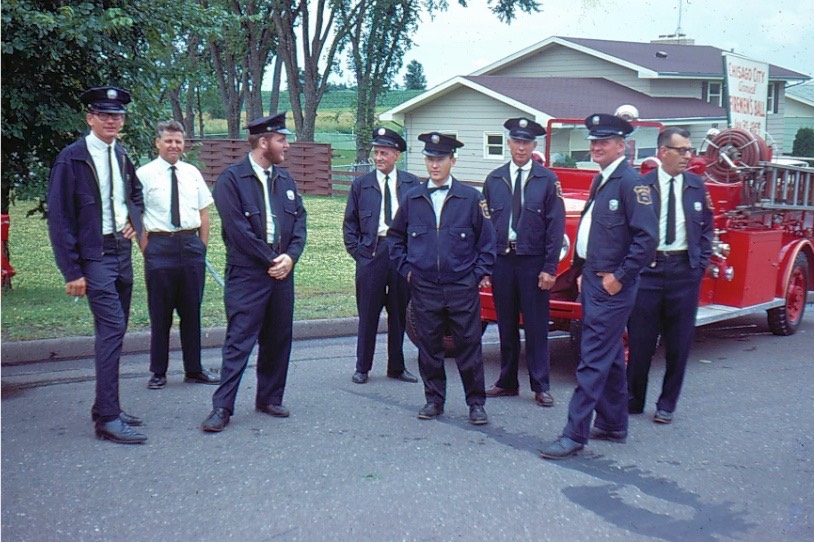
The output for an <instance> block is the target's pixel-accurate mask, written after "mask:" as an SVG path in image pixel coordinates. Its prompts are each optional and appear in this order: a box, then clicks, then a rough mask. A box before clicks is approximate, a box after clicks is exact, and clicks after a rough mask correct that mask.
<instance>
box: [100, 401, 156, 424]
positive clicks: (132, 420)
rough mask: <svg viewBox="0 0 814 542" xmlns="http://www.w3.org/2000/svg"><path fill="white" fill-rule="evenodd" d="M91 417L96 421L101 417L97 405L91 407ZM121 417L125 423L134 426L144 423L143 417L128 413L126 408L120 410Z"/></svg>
mask: <svg viewBox="0 0 814 542" xmlns="http://www.w3.org/2000/svg"><path fill="white" fill-rule="evenodd" d="M90 419H91V420H93V421H94V422H95V421H97V420H98V419H99V413H98V412H96V405H93V407H92V408H91V409H90ZM119 419H120V420H121V421H122V422H123V423H126V424H127V425H131V426H133V427H139V426H142V425H144V422H143V421H142V420H141V418H139V417H137V416H133V415H131V414H128V413H127V412H125V411H124V410H122V411H121V412H119Z"/></svg>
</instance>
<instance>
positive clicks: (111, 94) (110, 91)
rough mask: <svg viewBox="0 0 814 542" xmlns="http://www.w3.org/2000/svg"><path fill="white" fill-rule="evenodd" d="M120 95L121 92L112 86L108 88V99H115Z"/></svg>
mask: <svg viewBox="0 0 814 542" xmlns="http://www.w3.org/2000/svg"><path fill="white" fill-rule="evenodd" d="M118 97H119V93H118V92H116V91H115V90H113V89H112V88H110V89H108V90H107V99H108V100H115V99H116V98H118Z"/></svg>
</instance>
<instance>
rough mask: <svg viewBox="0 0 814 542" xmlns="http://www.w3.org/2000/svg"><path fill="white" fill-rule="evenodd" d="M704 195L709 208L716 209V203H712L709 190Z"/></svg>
mask: <svg viewBox="0 0 814 542" xmlns="http://www.w3.org/2000/svg"><path fill="white" fill-rule="evenodd" d="M704 196H705V197H704V199H706V201H707V207H708V208H709V210H710V211H715V205H713V204H712V197H711V196H710V195H709V192H707V193H706V194H704Z"/></svg>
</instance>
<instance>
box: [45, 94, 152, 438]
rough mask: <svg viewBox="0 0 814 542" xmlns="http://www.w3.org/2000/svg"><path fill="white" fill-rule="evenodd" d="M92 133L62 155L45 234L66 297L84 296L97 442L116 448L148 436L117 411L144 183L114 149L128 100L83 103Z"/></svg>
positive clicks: (111, 97) (85, 97) (86, 97)
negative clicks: (91, 334)
mask: <svg viewBox="0 0 814 542" xmlns="http://www.w3.org/2000/svg"><path fill="white" fill-rule="evenodd" d="M80 100H81V101H82V103H84V104H85V105H86V106H87V107H88V112H87V114H86V115H85V121H86V122H87V123H88V126H90V133H89V134H88V135H87V136H86V137H83V138H81V139H79V140H78V141H76V142H75V143H72V144H71V145H68V146H67V147H65V149H63V150H62V152H60V153H59V156H57V158H56V160H55V161H54V165H53V166H52V168H51V176H50V180H49V185H48V196H47V202H48V232H49V234H50V237H51V245H52V246H53V249H54V256H55V258H56V263H57V266H58V267H59V270H60V271H61V272H62V275H63V276H64V277H65V293H67V294H68V295H70V296H74V297H82V296H84V295H86V294H87V296H88V304H89V305H90V310H91V312H92V313H93V323H94V329H95V332H96V339H95V346H94V358H95V363H96V401H95V402H94V404H93V408H92V409H91V417H92V418H93V420H94V422H95V423H96V436H97V437H98V438H100V439H107V440H110V441H113V442H118V443H121V444H138V443H142V442H144V441H145V440H147V437H145V436H144V435H142V434H141V433H138V432H136V431H135V430H134V429H133V426H139V425H142V421H141V420H140V419H139V418H137V417H136V416H131V415H130V414H127V413H126V412H123V411H122V409H121V407H120V406H119V357H120V356H121V352H122V342H123V340H124V333H125V331H127V321H128V319H129V317H130V298H131V294H132V292H133V265H132V261H131V255H132V241H131V239H132V238H133V237H136V240H138V239H139V238H140V236H141V235H142V225H141V213H142V211H143V209H144V205H143V200H142V191H141V184H140V183H139V181H138V178H137V177H136V172H135V169H134V168H133V164H132V163H131V162H130V159H129V158H128V157H127V154H126V153H125V151H124V149H123V148H122V147H121V145H119V144H118V143H117V142H116V139H117V138H118V135H119V131H120V130H121V129H122V127H123V126H124V116H125V109H124V107H125V105H127V104H128V103H130V94H129V93H128V92H127V91H125V90H122V89H119V88H115V87H100V88H92V89H90V90H88V91H86V92H85V93H83V94H82V96H80Z"/></svg>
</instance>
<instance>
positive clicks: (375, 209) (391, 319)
mask: <svg viewBox="0 0 814 542" xmlns="http://www.w3.org/2000/svg"><path fill="white" fill-rule="evenodd" d="M406 150H407V142H406V141H404V139H403V138H402V137H401V136H400V135H399V134H397V133H396V132H394V131H393V130H389V129H387V128H376V129H375V130H373V163H374V165H375V166H376V170H375V171H372V172H371V173H368V174H367V175H362V176H361V177H357V178H356V179H355V180H354V181H353V184H352V185H351V188H350V193H349V194H348V203H347V206H346V207H345V220H344V222H343V223H342V232H343V237H344V241H345V249H347V251H348V254H350V255H351V256H352V257H353V259H354V260H356V309H357V311H358V313H359V333H358V336H357V339H356V372H354V373H353V378H352V380H353V381H354V382H356V383H357V384H364V383H365V382H367V379H368V374H367V373H368V372H369V371H370V369H371V367H373V354H374V353H375V351H376V333H377V331H378V328H379V315H380V314H381V312H382V308H386V309H387V376H389V377H390V378H395V379H398V380H401V381H403V382H418V379H417V378H416V377H415V376H413V375H412V374H411V373H410V372H409V371H408V370H407V369H406V368H405V366H404V351H403V348H404V325H405V318H406V313H407V303H408V302H409V301H410V290H409V287H408V286H407V281H406V280H405V279H404V277H402V276H401V275H399V272H398V269H396V266H395V264H393V262H392V261H391V260H390V254H389V249H388V243H387V229H388V228H389V227H390V224H391V222H392V221H393V217H394V216H395V214H396V211H398V208H399V202H400V201H401V200H402V199H403V198H404V196H405V194H407V192H408V191H409V190H410V189H412V188H414V187H416V186H418V182H419V181H418V177H416V176H415V175H412V174H410V173H407V172H406V171H398V170H396V162H398V160H399V158H400V157H401V153H402V152H404V151H406Z"/></svg>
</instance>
